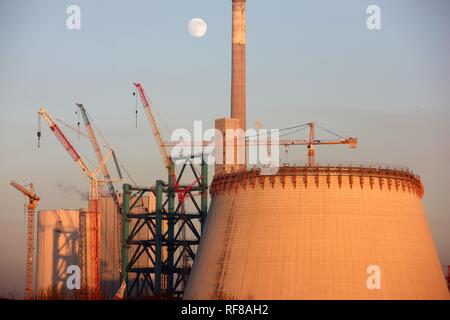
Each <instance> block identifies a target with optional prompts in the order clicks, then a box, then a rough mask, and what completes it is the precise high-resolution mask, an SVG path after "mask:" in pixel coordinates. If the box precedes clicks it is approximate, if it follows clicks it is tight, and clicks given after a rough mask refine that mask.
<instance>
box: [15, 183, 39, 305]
mask: <svg viewBox="0 0 450 320" xmlns="http://www.w3.org/2000/svg"><path fill="white" fill-rule="evenodd" d="M10 184H11V186H13V187H14V188H16V189H17V190H19V191H20V192H22V193H23V194H24V195H25V196H26V197H28V206H27V209H28V217H27V220H28V221H27V263H26V287H25V297H26V298H27V299H31V298H32V297H33V261H34V214H35V212H36V207H37V205H38V203H39V200H41V199H40V198H39V197H38V196H37V195H36V193H35V192H34V188H33V184H32V183H30V184H29V189H27V188H26V187H25V186H22V185H20V184H18V183H17V182H15V181H11V183H10Z"/></svg>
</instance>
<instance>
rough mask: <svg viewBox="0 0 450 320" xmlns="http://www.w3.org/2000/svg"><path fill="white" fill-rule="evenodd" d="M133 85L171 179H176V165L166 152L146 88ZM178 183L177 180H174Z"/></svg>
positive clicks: (136, 84)
mask: <svg viewBox="0 0 450 320" xmlns="http://www.w3.org/2000/svg"><path fill="white" fill-rule="evenodd" d="M133 85H134V86H135V87H136V89H137V91H138V92H139V96H140V97H141V101H142V106H143V107H144V111H145V113H146V114H147V119H148V122H149V123H150V126H151V127H152V131H153V135H154V136H155V139H156V143H157V144H158V148H159V152H160V154H161V156H162V158H163V161H164V165H165V166H166V168H167V170H168V172H169V177H171V178H173V177H175V168H174V163H173V161H172V159H171V158H170V156H169V154H168V152H167V150H166V147H165V146H166V143H165V142H164V140H163V139H162V137H161V132H160V130H159V128H158V125H157V124H156V120H155V117H154V116H153V113H152V110H151V107H150V101H149V99H148V98H147V96H146V95H145V92H144V88H142V85H141V84H140V83H136V82H135V83H133ZM174 181H176V179H175V180H174Z"/></svg>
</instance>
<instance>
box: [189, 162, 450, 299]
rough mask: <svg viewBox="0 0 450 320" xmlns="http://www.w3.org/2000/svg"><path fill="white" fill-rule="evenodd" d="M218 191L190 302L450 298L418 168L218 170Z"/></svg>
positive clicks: (192, 278) (214, 194) (193, 277)
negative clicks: (374, 271)
mask: <svg viewBox="0 0 450 320" xmlns="http://www.w3.org/2000/svg"><path fill="white" fill-rule="evenodd" d="M211 195H212V202H211V205H210V212H209V216H208V220H207V224H206V228H205V232H204V234H203V237H202V241H201V244H200V249H199V253H198V254H197V258H196V261H195V263H194V268H193V271H192V272H191V275H190V279H189V284H188V288H187V290H186V292H185V299H448V298H449V294H448V290H447V286H446V283H445V279H444V276H443V274H442V270H441V265H440V263H439V258H438V255H437V253H436V249H435V247H434V243H433V239H432V236H431V232H430V230H429V227H428V222H427V218H426V216H425V212H424V209H423V205H422V196H423V186H422V184H421V182H420V180H419V178H418V177H417V176H415V175H414V174H413V173H411V172H409V171H404V170H395V169H389V168H370V167H341V166H315V167H308V166H303V167H282V168H280V170H279V172H278V173H277V174H276V175H271V176H262V175H260V172H259V170H256V169H255V170H248V171H240V172H236V173H234V174H223V175H218V176H215V178H214V181H213V182H212V185H211ZM372 265H375V266H378V267H379V268H380V270H381V274H380V279H381V288H380V289H379V290H377V289H370V288H368V286H367V279H368V277H369V274H367V269H368V267H369V266H372Z"/></svg>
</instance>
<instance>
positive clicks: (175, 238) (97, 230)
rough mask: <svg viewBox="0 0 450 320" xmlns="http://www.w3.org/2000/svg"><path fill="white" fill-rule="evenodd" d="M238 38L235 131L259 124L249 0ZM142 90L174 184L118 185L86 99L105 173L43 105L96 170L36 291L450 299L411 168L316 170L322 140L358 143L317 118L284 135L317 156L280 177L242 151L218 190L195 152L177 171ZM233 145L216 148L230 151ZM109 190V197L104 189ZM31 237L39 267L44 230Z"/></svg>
mask: <svg viewBox="0 0 450 320" xmlns="http://www.w3.org/2000/svg"><path fill="white" fill-rule="evenodd" d="M231 42H232V49H231V50H232V70H231V73H232V77H231V79H232V80H231V108H230V109H231V110H230V111H231V112H230V117H229V118H221V119H216V121H215V127H216V129H218V131H219V132H222V133H225V132H226V131H227V130H228V129H233V130H236V129H240V130H246V128H247V118H246V0H232V41H231ZM134 86H135V87H136V89H137V90H138V94H139V96H140V98H141V100H142V104H143V107H144V110H145V112H146V115H147V117H148V120H149V123H150V126H151V129H152V131H153V134H154V136H155V139H156V141H157V144H158V147H159V151H160V153H161V156H162V158H163V161H164V164H165V166H166V169H167V172H163V173H162V176H163V177H167V180H166V181H163V180H157V181H156V182H155V183H151V182H149V183H148V185H146V186H136V185H135V184H134V185H131V184H128V183H124V184H123V186H122V190H121V191H120V192H117V191H116V190H115V187H114V185H113V182H112V180H113V179H112V178H111V174H110V172H109V171H108V167H107V165H106V162H107V158H108V157H109V156H111V155H112V156H113V157H114V161H115V163H116V167H117V168H118V167H119V166H118V163H117V159H116V158H115V155H114V153H113V152H112V150H109V151H108V154H102V152H101V151H100V147H99V143H98V142H97V140H96V137H95V135H94V131H93V128H92V126H91V124H90V120H89V118H88V116H87V113H86V110H85V109H84V107H83V105H82V104H77V106H78V107H79V108H80V111H81V112H82V115H83V120H84V122H85V126H86V130H87V133H88V138H89V139H90V140H91V143H92V146H93V149H94V151H95V154H96V156H97V160H98V164H99V167H98V168H96V169H90V168H88V166H87V165H86V162H85V161H84V160H83V159H82V157H81V156H80V154H79V153H78V151H77V150H76V149H75V148H74V147H73V145H72V144H71V143H70V141H69V140H68V139H67V138H66V136H65V135H64V133H63V132H62V130H61V129H60V128H59V126H58V125H57V124H56V122H55V121H54V120H53V118H52V117H51V116H50V115H49V114H48V112H47V111H46V110H45V109H44V108H42V109H41V110H40V111H39V114H40V116H41V117H43V118H44V119H45V120H46V121H47V123H48V125H49V127H50V130H51V131H52V132H53V133H54V134H55V136H56V138H57V139H58V140H59V142H60V143H61V144H62V146H63V147H64V148H65V150H66V151H67V152H68V153H69V155H70V156H71V158H72V159H73V160H74V162H75V163H76V164H77V165H78V167H79V168H80V170H81V171H82V173H83V174H84V175H85V176H86V178H87V181H88V185H89V201H88V202H87V206H86V208H85V209H77V210H64V209H58V210H42V211H39V212H38V221H37V259H36V273H35V274H36V279H35V281H36V284H35V289H36V292H35V295H34V296H35V297H38V298H39V297H41V298H49V297H50V298H54V297H57V296H58V295H60V297H62V298H69V299H80V298H81V299H85V298H87V299H100V298H113V297H115V298H148V297H153V298H170V299H173V298H176V299H178V298H184V299H358V300H359V299H449V292H448V288H447V285H446V283H445V277H444V275H443V272H442V270H441V266H440V262H439V257H438V255H437V252H436V249H435V245H434V242H433V238H432V235H431V232H430V229H429V226H428V221H427V217H426V213H425V210H424V207H423V203H422V199H423V195H424V186H423V185H422V182H421V180H420V178H419V177H418V176H417V175H416V174H414V173H413V172H412V171H411V170H409V169H406V168H392V167H388V166H371V165H339V164H331V165H319V164H316V163H315V161H314V146H315V145H319V144H329V145H334V144H346V145H348V146H350V147H351V148H354V147H356V143H357V139H356V138H350V137H347V138H344V137H342V138H341V139H339V140H329V141H322V140H318V139H316V138H315V136H314V130H315V127H316V125H315V124H314V123H308V124H307V125H306V126H307V127H309V129H310V137H309V139H308V140H289V141H284V142H283V141H280V145H283V144H284V145H285V146H290V145H305V146H307V148H308V162H307V164H305V165H296V166H287V165H282V166H280V167H279V168H276V169H277V170H275V171H273V172H272V173H271V174H267V172H265V171H264V168H262V167H261V166H259V167H258V166H255V167H253V168H252V167H250V166H248V165H246V164H245V161H244V163H239V162H238V161H237V159H236V156H235V157H234V159H235V162H234V163H226V164H225V163H216V164H215V173H214V177H213V179H212V182H211V184H210V185H209V186H208V166H207V164H206V163H205V162H204V161H203V156H204V155H203V154H202V155H200V156H199V157H202V161H201V165H199V166H197V167H196V166H194V165H193V164H192V163H191V162H190V161H191V160H192V159H193V158H194V157H195V156H191V157H190V158H189V159H188V160H187V161H186V162H185V163H184V165H183V166H182V167H181V168H180V167H178V168H175V163H174V159H172V158H171V157H170V156H169V153H168V151H167V147H168V145H167V144H166V142H165V141H163V139H162V137H161V134H160V132H159V129H158V126H157V124H156V120H155V118H154V116H153V113H152V110H151V104H150V101H149V99H148V98H147V97H146V95H145V93H144V90H143V88H142V86H141V85H140V84H139V83H134ZM135 94H136V93H135ZM136 112H137V111H136ZM40 137H41V133H40V130H39V132H38V138H40ZM201 143H202V142H201ZM226 143H228V142H224V144H223V145H222V146H216V148H217V147H221V148H222V150H221V151H220V152H221V153H223V156H224V157H223V158H224V159H226V158H227V157H226V155H227V154H226V153H227V152H229V149H227V148H226ZM244 145H245V147H248V145H246V141H244ZM245 156H246V154H245ZM118 171H119V170H118ZM177 171H178V172H177ZM186 172H188V173H186ZM99 173H102V175H103V178H104V180H100V179H99V178H98V177H97V176H98V175H99ZM184 175H185V176H184ZM119 176H120V180H121V179H122V177H121V173H120V172H119ZM186 176H188V178H189V179H191V180H190V181H189V182H186V181H184V180H183V179H186ZM183 177H184V178H183ZM192 180H193V182H192ZM102 185H105V186H107V188H108V195H109V196H107V197H104V196H101V195H100V193H101V192H100V190H101V186H102ZM14 186H15V187H16V188H17V189H19V190H20V191H21V192H23V193H24V194H26V195H27V196H28V197H29V200H30V204H29V217H33V215H34V210H35V207H36V205H37V202H38V201H39V199H40V198H39V197H38V196H37V195H36V194H35V193H34V190H33V188H32V187H31V188H30V190H28V189H26V188H25V187H21V186H19V185H18V184H15V185H14ZM105 189H106V188H105ZM121 192H122V193H121ZM208 196H210V197H211V201H210V202H209V199H208ZM185 202H189V203H188V204H189V206H186V205H185ZM208 204H209V209H208ZM28 224H29V229H28V234H29V235H30V234H32V232H33V228H32V227H33V226H34V222H33V220H32V219H31V220H30V219H29V222H28ZM30 239H31V240H30ZM28 240H29V241H28V248H29V250H28V256H27V261H28V264H29V265H32V263H31V262H32V261H33V256H32V247H33V246H32V237H30V236H28ZM30 256H31V260H30ZM30 261H31V262H30ZM70 265H78V266H80V267H81V271H82V290H81V291H75V292H73V291H72V292H68V291H66V290H65V282H66V280H67V272H66V270H67V267H68V266H70ZM373 270H375V271H373ZM374 276H375V277H376V279H377V280H376V281H375V285H374V283H372V282H371V281H372V279H374V278H373V277H374ZM31 278H32V277H31V276H28V275H27V279H30V281H31ZM27 281H28V280H27ZM27 290H29V291H30V292H31V288H30V287H29V286H28V287H27ZM83 290H85V291H86V292H88V293H87V294H86V293H85V292H83Z"/></svg>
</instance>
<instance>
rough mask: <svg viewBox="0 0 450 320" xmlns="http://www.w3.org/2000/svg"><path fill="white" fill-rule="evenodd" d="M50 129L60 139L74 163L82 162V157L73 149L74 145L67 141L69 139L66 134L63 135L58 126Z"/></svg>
mask: <svg viewBox="0 0 450 320" xmlns="http://www.w3.org/2000/svg"><path fill="white" fill-rule="evenodd" d="M50 129H51V130H52V131H53V133H54V134H55V136H56V137H57V138H58V140H59V141H60V142H61V143H62V145H63V146H64V148H65V149H66V150H67V152H68V153H69V154H70V156H71V157H72V159H73V160H74V161H78V160H80V158H81V157H80V155H79V154H78V152H77V151H76V150H75V149H74V148H73V147H72V145H71V144H70V142H69V141H68V140H67V138H66V137H65V136H64V134H63V133H62V131H61V130H60V129H59V128H58V126H57V125H56V124H54V125H52V126H51V127H50Z"/></svg>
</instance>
